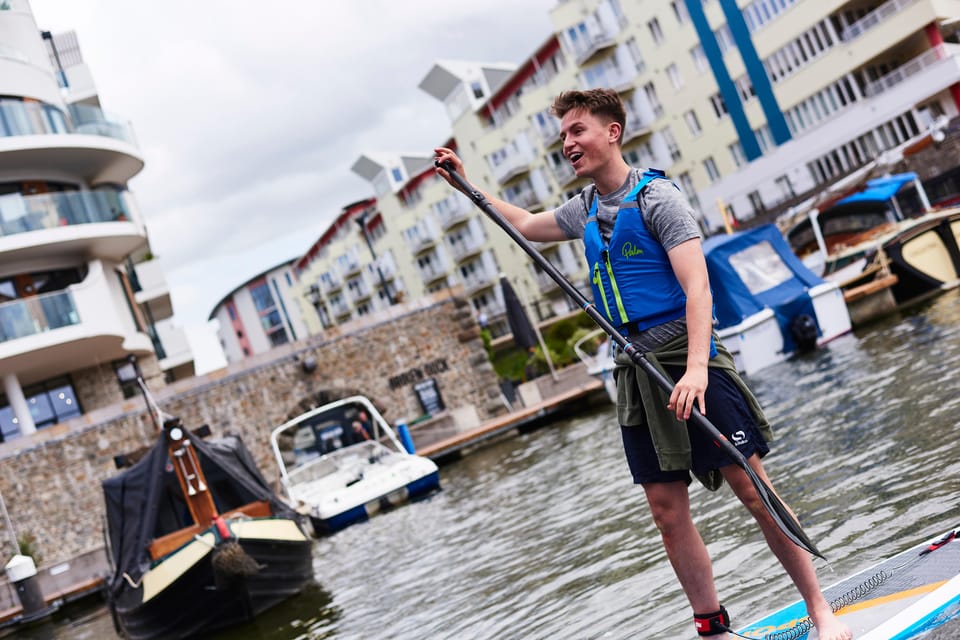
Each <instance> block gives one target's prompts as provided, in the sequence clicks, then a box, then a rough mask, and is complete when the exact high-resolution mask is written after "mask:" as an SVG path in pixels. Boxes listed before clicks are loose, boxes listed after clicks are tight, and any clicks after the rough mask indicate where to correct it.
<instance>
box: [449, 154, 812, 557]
mask: <svg viewBox="0 0 960 640" xmlns="http://www.w3.org/2000/svg"><path fill="white" fill-rule="evenodd" d="M437 166H439V167H440V168H442V169H443V170H444V171H446V172H447V173H448V174H450V177H451V178H452V179H453V181H454V182H456V183H457V185H458V186H459V187H460V190H461V191H462V192H463V193H464V194H466V196H467V197H468V198H470V200H472V201H473V203H474V204H475V205H477V206H478V207H479V208H480V209H481V210H482V211H483V212H484V213H485V214H487V216H488V217H489V218H490V219H491V220H493V221H494V222H495V223H496V224H497V226H499V227H500V228H501V229H503V230H504V231H506V233H507V235H509V236H510V237H511V238H512V239H513V241H514V242H516V243H517V244H518V245H519V246H520V248H521V249H523V250H524V251H525V252H526V254H527V255H529V256H530V258H531V259H533V261H534V262H536V263H537V266H539V267H540V268H541V269H543V271H544V272H546V274H547V275H548V276H550V277H551V278H552V279H553V281H554V282H556V283H557V284H558V285H559V286H560V288H561V289H563V291H564V292H565V293H566V294H567V295H568V296H570V298H572V299H573V301H574V302H576V303H577V305H579V306H580V308H582V309H583V310H584V312H585V313H586V314H587V315H588V316H590V318H591V319H592V320H593V321H594V322H595V323H597V326H599V327H600V328H601V329H603V330H604V331H605V332H606V333H607V335H609V336H610V338H611V339H612V340H613V341H614V342H616V343H617V344H618V345H619V346H620V348H621V349H622V350H623V352H624V353H625V354H627V355H628V356H629V357H630V359H631V360H633V362H634V363H635V364H636V365H637V366H639V367H641V368H642V369H643V370H644V371H645V372H646V374H647V375H648V376H650V379H651V380H653V381H654V383H656V384H657V385H658V386H659V387H660V388H662V389H664V390H665V391H666V392H667V393H672V392H673V382H671V381H670V380H669V379H668V378H667V377H666V376H665V375H664V374H663V373H662V372H661V371H660V370H659V369H657V368H656V367H655V366H654V365H653V363H652V362H650V361H649V360H648V359H647V358H646V356H645V355H644V353H643V352H642V351H640V350H639V349H638V348H637V347H636V346H634V344H633V343H632V342H630V341H629V340H627V339H626V338H625V337H624V336H623V334H621V333H620V332H619V331H617V329H616V327H614V326H613V325H612V324H610V322H609V321H608V320H607V319H606V318H605V317H604V316H603V314H601V313H600V311H598V310H597V307H596V306H595V305H594V304H593V303H592V302H590V301H589V300H588V299H587V298H586V297H584V295H583V294H582V293H580V290H579V289H577V288H576V287H575V286H573V284H572V283H571V282H570V281H569V280H567V279H566V277H564V275H563V274H562V273H560V272H559V271H558V270H557V268H556V267H554V266H553V263H551V262H550V261H549V260H547V259H546V258H544V257H543V255H542V254H541V253H540V252H539V251H537V249H536V248H535V247H534V246H533V245H532V244H530V242H529V241H528V240H527V239H526V238H524V237H523V235H521V233H520V232H519V231H517V230H516V228H514V226H513V225H512V224H510V222H509V221H508V220H507V219H506V218H504V217H503V214H501V213H500V212H499V211H497V209H496V207H494V206H493V205H492V204H490V201H489V200H487V198H486V196H484V195H483V193H481V192H480V191H479V190H477V189H474V188H473V186H472V185H471V184H470V183H469V182H467V180H466V178H464V177H463V176H461V175H460V174H459V173H457V171H455V170H454V168H453V166H452V165H451V164H450V163H449V162H443V163H438V164H437ZM690 420H691V422H693V424H695V425H696V426H697V427H698V428H699V429H701V430H702V431H703V432H705V433H706V434H707V435H708V436H709V437H710V438H711V439H712V440H713V441H714V443H715V444H716V445H717V446H718V447H720V449H721V450H722V451H723V452H724V453H725V454H726V455H727V457H728V458H730V460H732V461H733V462H734V464H736V465H737V466H738V467H740V468H741V469H743V470H744V472H745V473H746V474H747V476H748V477H749V478H750V481H751V482H752V483H753V486H754V487H755V488H756V490H757V493H758V494H759V496H760V500H761V501H762V502H763V505H764V507H766V509H767V511H768V512H769V513H770V517H771V518H772V519H773V521H774V523H775V524H776V525H777V527H779V528H780V530H781V531H783V533H784V535H785V536H787V538H789V539H790V540H791V541H792V542H793V543H794V544H796V545H797V546H798V547H800V548H801V549H804V550H805V551H808V552H810V553H812V554H813V555H815V556H817V557H819V558H823V557H824V556H823V554H822V553H820V551H819V550H818V549H817V547H816V545H815V544H813V542H812V541H811V540H810V538H808V537H807V535H806V534H805V533H804V531H803V529H802V528H801V527H800V523H799V522H797V520H796V518H795V517H794V516H793V514H792V513H791V512H790V510H789V509H787V507H786V505H784V504H783V502H781V501H780V498H778V497H777V494H776V493H774V491H773V489H771V488H770V487H768V486H767V484H766V483H765V482H764V481H763V480H762V479H760V477H759V476H758V475H757V474H756V472H755V471H754V470H753V468H751V467H750V465H749V463H748V462H747V459H746V458H744V457H743V454H742V453H740V451H739V450H738V449H737V448H736V447H735V446H733V445H732V444H731V443H730V441H729V440H727V439H726V438H725V437H724V436H723V434H722V433H720V431H719V430H718V429H717V428H716V427H715V426H714V425H713V423H711V422H710V421H709V420H707V418H706V417H705V416H704V415H703V414H702V413H700V412H699V411H698V409H697V407H696V406H694V407H693V411H692V412H691V414H690Z"/></svg>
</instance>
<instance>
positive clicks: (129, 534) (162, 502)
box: [103, 432, 295, 593]
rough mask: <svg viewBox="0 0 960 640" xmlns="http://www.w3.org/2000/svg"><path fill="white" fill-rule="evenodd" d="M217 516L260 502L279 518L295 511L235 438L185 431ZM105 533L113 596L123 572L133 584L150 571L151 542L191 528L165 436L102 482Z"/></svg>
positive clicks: (121, 579)
mask: <svg viewBox="0 0 960 640" xmlns="http://www.w3.org/2000/svg"><path fill="white" fill-rule="evenodd" d="M186 437H188V438H189V439H190V443H191V444H192V445H193V447H194V449H195V451H196V453H197V456H198V458H199V460H200V466H201V467H202V470H203V473H204V475H205V476H206V481H207V486H208V488H209V489H210V491H211V494H212V496H213V500H214V504H215V505H216V507H217V511H218V512H219V513H224V512H226V511H229V510H231V509H235V508H238V507H241V506H243V505H245V504H247V503H249V502H254V501H256V500H264V501H267V502H269V503H270V505H271V506H272V507H273V513H274V514H275V515H278V516H286V517H294V516H295V513H294V511H293V510H292V509H291V508H290V507H289V506H288V505H287V504H286V503H284V502H282V501H280V500H279V498H277V496H276V495H275V494H274V493H273V492H272V491H271V490H270V488H269V485H268V484H267V482H266V480H265V479H264V478H263V475H261V473H260V471H259V470H258V469H257V466H256V464H255V463H254V461H253V457H252V456H251V455H250V452H249V451H248V450H247V448H246V447H245V446H244V445H243V442H242V441H241V440H240V438H239V437H238V436H226V437H223V438H219V439H217V440H212V441H210V442H204V441H203V440H201V439H200V438H199V437H197V436H195V435H194V434H192V433H189V432H186ZM103 493H104V498H105V501H106V515H107V535H108V536H109V543H110V553H111V555H112V557H113V565H114V568H115V573H114V575H113V577H112V579H111V581H110V590H111V591H112V592H114V593H116V591H117V590H118V589H119V588H120V586H121V582H122V581H123V580H124V577H123V576H124V574H127V576H129V577H130V579H131V580H133V581H134V582H137V581H139V580H140V577H141V576H142V575H143V574H144V572H146V570H147V569H149V567H150V563H151V559H150V556H149V553H148V551H147V545H149V544H150V542H151V541H152V540H154V539H155V538H159V537H161V536H163V535H166V534H168V533H172V532H174V531H177V530H179V529H182V528H184V527H187V526H191V525H193V524H194V523H193V520H192V518H191V517H190V512H189V510H188V508H187V504H186V502H185V501H184V497H183V492H182V491H181V489H180V485H179V483H178V481H177V476H176V474H175V473H174V470H173V466H172V464H171V463H170V460H169V457H168V455H167V446H166V438H165V437H164V435H163V434H162V433H161V434H160V437H159V438H158V439H157V442H156V443H155V444H154V445H153V447H151V448H150V450H149V451H148V452H147V453H146V455H144V456H143V458H141V459H140V460H139V461H138V462H137V463H136V464H134V465H133V466H132V467H130V469H128V470H127V471H124V472H123V473H120V474H118V475H116V476H114V477H112V478H109V479H107V480H105V481H104V482H103Z"/></svg>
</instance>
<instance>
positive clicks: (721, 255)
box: [703, 224, 824, 353]
mask: <svg viewBox="0 0 960 640" xmlns="http://www.w3.org/2000/svg"><path fill="white" fill-rule="evenodd" d="M703 252H704V256H705V257H706V260H707V271H708V272H709V274H710V287H711V289H712V290H713V301H714V313H715V314H716V317H717V321H718V325H717V328H718V329H725V328H727V327H731V326H734V325H736V324H739V323H740V322H742V321H743V320H745V319H746V318H748V317H750V316H752V315H753V314H755V313H758V312H760V311H762V310H763V309H764V308H770V309H772V310H773V312H774V314H776V317H777V322H778V323H779V325H780V332H781V333H782V334H783V340H784V351H785V352H787V353H789V352H792V351H794V350H796V343H795V341H794V339H793V336H792V335H791V332H790V323H791V322H792V321H793V319H794V318H796V317H797V316H798V315H800V314H807V315H809V316H810V317H811V318H813V319H814V320H815V321H817V315H816V313H815V312H814V310H813V301H812V300H811V299H810V295H809V293H807V291H808V289H809V288H810V287H813V286H816V285H818V284H822V283H823V282H824V280H823V279H822V278H820V277H819V276H817V275H816V274H815V273H813V272H812V271H810V270H809V269H808V268H807V267H806V266H804V264H803V262H801V261H800V259H799V258H798V257H797V256H796V255H795V254H794V253H793V251H791V250H790V246H789V245H788V244H787V241H786V240H784V238H783V236H782V235H781V234H780V230H779V229H777V227H776V225H773V224H767V225H764V226H762V227H756V228H753V229H748V230H746V231H738V232H736V233H733V234H729V235H717V236H712V237H710V238H707V239H706V240H704V242H703ZM817 334H818V335H822V332H821V330H820V323H819V321H817Z"/></svg>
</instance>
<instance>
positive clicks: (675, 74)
mask: <svg viewBox="0 0 960 640" xmlns="http://www.w3.org/2000/svg"><path fill="white" fill-rule="evenodd" d="M667 76H668V77H669V78H670V84H672V85H673V88H674V89H677V90H679V89H682V88H683V78H682V77H680V69H679V68H678V67H677V64H676V63H675V62H672V63H670V66H668V67H667Z"/></svg>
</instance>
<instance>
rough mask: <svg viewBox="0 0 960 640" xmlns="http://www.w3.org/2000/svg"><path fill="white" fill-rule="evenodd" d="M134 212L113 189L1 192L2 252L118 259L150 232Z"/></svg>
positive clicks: (21, 255) (21, 256)
mask: <svg viewBox="0 0 960 640" xmlns="http://www.w3.org/2000/svg"><path fill="white" fill-rule="evenodd" d="M131 218H132V214H131V212H130V211H129V209H128V208H127V205H126V203H125V202H124V199H123V197H122V195H121V193H120V192H117V191H113V190H99V191H68V192H59V193H42V194H37V195H32V196H22V195H20V194H10V195H6V196H0V255H2V256H3V259H4V260H8V259H11V260H12V259H24V258H45V257H52V256H54V255H63V254H64V253H82V254H87V255H92V256H96V257H100V258H108V259H111V260H116V261H119V260H121V259H122V258H123V257H124V256H126V255H128V254H129V253H130V252H131V251H133V250H134V249H136V248H138V247H140V246H141V245H142V244H143V243H144V241H145V238H146V235H145V233H144V231H143V230H142V229H141V228H140V227H139V226H138V225H137V224H135V223H134V222H131ZM25 234H29V237H27V235H25Z"/></svg>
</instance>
